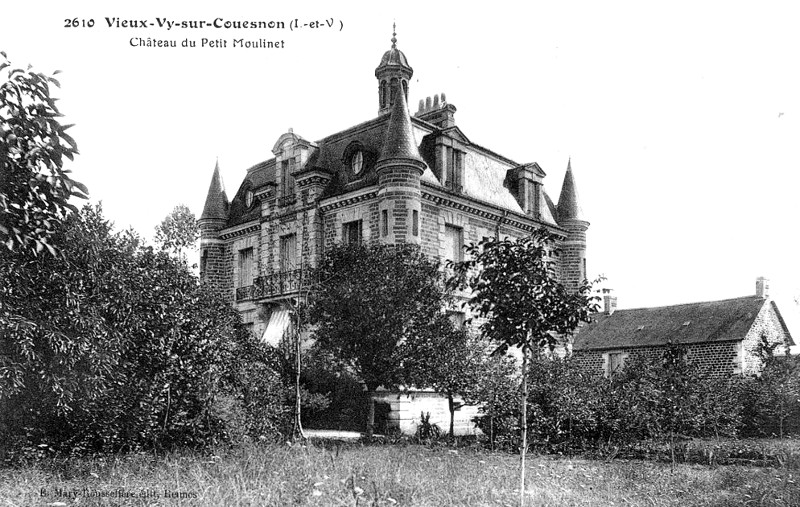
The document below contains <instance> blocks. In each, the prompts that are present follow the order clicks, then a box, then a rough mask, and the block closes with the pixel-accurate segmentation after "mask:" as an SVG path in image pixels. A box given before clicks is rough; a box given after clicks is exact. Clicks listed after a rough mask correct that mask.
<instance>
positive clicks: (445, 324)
mask: <svg viewBox="0 0 800 507" xmlns="http://www.w3.org/2000/svg"><path fill="white" fill-rule="evenodd" d="M403 356H404V357H405V359H404V362H403V368H404V371H405V373H404V375H405V377H406V379H407V384H409V385H415V386H417V387H432V388H433V389H435V390H436V391H437V392H439V393H442V394H444V395H445V396H447V407H448V410H449V412H450V427H449V430H448V434H449V435H450V437H451V438H452V437H453V433H454V431H453V430H454V428H453V423H454V419H455V411H456V408H458V407H457V406H456V401H455V397H456V396H462V397H463V398H464V399H465V400H472V399H474V397H475V389H476V386H477V384H478V382H479V379H480V377H481V375H482V374H483V373H484V372H483V370H484V363H485V362H486V361H487V360H488V357H487V356H488V351H487V346H486V343H485V341H484V340H480V339H477V338H474V337H470V335H469V333H468V332H467V330H466V328H464V327H461V328H456V327H455V326H454V324H453V322H452V321H451V320H450V318H449V317H448V316H447V315H446V314H444V313H441V314H439V315H437V316H435V317H434V319H433V321H432V322H431V325H430V326H426V327H425V328H424V329H423V333H421V334H418V335H416V336H414V337H412V338H410V339H409V340H408V341H407V342H405V347H404V351H403Z"/></svg>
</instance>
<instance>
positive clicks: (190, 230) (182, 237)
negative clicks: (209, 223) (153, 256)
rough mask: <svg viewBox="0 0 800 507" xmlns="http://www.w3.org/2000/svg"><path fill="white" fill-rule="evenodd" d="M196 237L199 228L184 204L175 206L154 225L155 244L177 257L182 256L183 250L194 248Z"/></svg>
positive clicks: (198, 235) (198, 236)
mask: <svg viewBox="0 0 800 507" xmlns="http://www.w3.org/2000/svg"><path fill="white" fill-rule="evenodd" d="M198 239H200V229H199V227H198V225H197V219H196V218H195V216H194V213H192V211H191V210H190V209H189V208H188V207H187V206H186V205H184V204H179V205H177V206H175V209H173V210H172V211H171V212H170V214H169V215H167V216H166V217H165V218H164V220H162V221H161V223H160V224H159V225H157V226H156V235H155V241H156V244H157V245H158V246H159V248H161V249H162V250H167V251H169V252H172V253H173V254H174V255H175V256H176V257H178V258H182V256H183V255H184V250H191V249H194V248H195V245H196V243H197V240H198Z"/></svg>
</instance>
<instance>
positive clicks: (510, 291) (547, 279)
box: [454, 229, 595, 353]
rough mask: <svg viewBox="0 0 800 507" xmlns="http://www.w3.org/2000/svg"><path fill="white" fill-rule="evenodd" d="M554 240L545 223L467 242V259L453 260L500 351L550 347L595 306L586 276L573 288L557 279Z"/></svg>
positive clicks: (485, 326) (487, 335)
mask: <svg viewBox="0 0 800 507" xmlns="http://www.w3.org/2000/svg"><path fill="white" fill-rule="evenodd" d="M555 242H556V236H554V235H552V234H551V233H549V232H547V231H546V230H544V229H539V230H537V231H535V232H534V233H533V234H532V235H530V236H527V237H524V238H520V239H518V240H510V239H495V238H486V239H484V240H483V241H481V242H480V243H478V244H471V245H469V246H467V247H466V252H467V255H468V256H469V257H471V260H468V261H465V262H462V263H459V264H456V265H455V266H454V270H455V273H456V275H457V276H456V279H457V280H459V281H461V282H462V283H466V284H467V285H468V286H469V287H470V288H471V289H472V291H473V295H472V297H471V299H470V301H469V303H470V306H472V308H473V309H474V310H476V311H477V312H478V314H479V315H480V316H481V317H485V318H486V320H485V322H484V323H483V324H481V331H482V332H483V334H484V336H486V337H488V338H490V339H492V340H493V341H495V342H496V343H497V344H498V352H499V353H504V352H505V351H507V350H508V349H509V348H510V347H517V348H521V349H523V350H528V351H535V350H539V349H542V348H549V349H551V350H552V349H553V348H555V346H556V345H557V344H558V339H559V336H565V335H569V334H571V333H572V332H573V331H574V330H575V328H576V327H577V326H578V324H579V323H580V322H581V321H586V320H587V319H588V317H589V313H590V312H591V311H592V310H593V309H594V308H595V306H594V303H593V302H594V298H593V297H591V296H590V295H589V294H590V290H591V285H590V284H589V282H587V281H584V283H582V284H581V285H580V286H579V287H578V288H577V289H576V290H575V291H574V292H569V291H568V290H567V288H566V287H564V285H562V284H561V283H559V281H558V277H557V275H556V272H555V264H554V263H553V261H551V260H549V256H548V255H547V254H548V252H549V251H551V250H552V249H553V248H554V245H555Z"/></svg>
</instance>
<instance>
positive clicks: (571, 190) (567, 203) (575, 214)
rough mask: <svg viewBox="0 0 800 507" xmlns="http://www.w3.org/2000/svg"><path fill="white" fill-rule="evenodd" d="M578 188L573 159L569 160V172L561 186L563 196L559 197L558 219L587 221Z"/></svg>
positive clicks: (561, 220)
mask: <svg viewBox="0 0 800 507" xmlns="http://www.w3.org/2000/svg"><path fill="white" fill-rule="evenodd" d="M579 202H580V201H579V200H578V189H577V187H576V186H575V178H574V176H573V175H572V160H570V161H569V162H567V172H566V174H564V184H563V185H562V186H561V196H560V197H559V198H558V221H559V222H563V221H564V220H582V221H586V218H585V217H584V215H583V210H582V209H581V207H580V204H578V203H579Z"/></svg>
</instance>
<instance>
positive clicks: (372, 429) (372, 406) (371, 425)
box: [367, 388, 375, 440]
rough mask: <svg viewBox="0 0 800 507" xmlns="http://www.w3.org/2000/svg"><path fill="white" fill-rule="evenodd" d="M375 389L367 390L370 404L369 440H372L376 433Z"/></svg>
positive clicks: (368, 412)
mask: <svg viewBox="0 0 800 507" xmlns="http://www.w3.org/2000/svg"><path fill="white" fill-rule="evenodd" d="M374 397H375V390H374V389H369V388H368V390H367V403H368V404H369V407H367V408H368V410H367V440H372V435H374V434H375V400H374Z"/></svg>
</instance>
